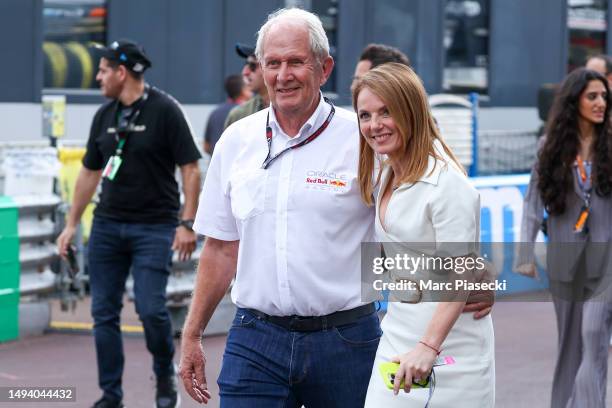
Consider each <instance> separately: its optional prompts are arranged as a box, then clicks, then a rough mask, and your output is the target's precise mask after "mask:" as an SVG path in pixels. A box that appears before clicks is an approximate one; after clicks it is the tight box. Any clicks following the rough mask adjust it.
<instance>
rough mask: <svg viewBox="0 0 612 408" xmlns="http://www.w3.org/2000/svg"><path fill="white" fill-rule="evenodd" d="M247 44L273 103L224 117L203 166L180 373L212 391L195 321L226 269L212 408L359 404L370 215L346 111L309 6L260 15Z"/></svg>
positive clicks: (204, 318) (214, 299) (369, 335)
mask: <svg viewBox="0 0 612 408" xmlns="http://www.w3.org/2000/svg"><path fill="white" fill-rule="evenodd" d="M256 53H257V57H258V59H259V61H260V62H261V65H262V71H263V75H264V80H265V83H266V86H267V88H268V93H269V95H270V102H271V107H270V108H268V109H264V110H262V111H260V112H258V113H255V114H253V115H251V116H249V117H247V118H245V119H243V120H240V121H238V122H236V123H235V124H233V125H232V126H230V127H229V128H228V129H227V130H226V131H225V132H224V134H223V136H222V137H221V140H220V141H219V144H218V145H217V149H216V150H215V153H214V155H213V158H212V161H211V164H210V168H209V173H208V177H207V178H206V182H205V184H204V189H203V192H202V201H201V202H200V206H199V208H198V212H197V216H196V223H195V229H196V231H198V232H199V233H201V234H204V235H206V236H207V237H208V238H207V240H206V243H205V246H204V249H203V251H202V255H201V258H200V264H199V268H198V276H197V281H196V287H195V291H194V295H193V299H192V302H191V307H190V310H189V314H188V316H187V320H186V323H185V328H184V331H183V340H182V356H181V378H182V379H183V383H184V385H185V388H186V390H187V392H188V393H189V394H190V395H191V396H192V397H193V398H194V399H196V400H197V401H200V402H207V401H208V399H209V398H210V397H211V395H210V393H209V392H208V390H207V387H206V377H205V375H204V364H205V359H204V354H203V350H202V346H201V339H202V330H203V329H204V327H205V326H206V324H207V323H208V321H209V319H210V317H211V315H212V314H213V311H214V309H215V307H216V305H217V304H218V302H219V301H220V300H221V298H222V297H223V295H224V294H225V292H226V290H227V288H228V287H229V284H230V282H231V280H232V278H233V277H234V274H236V280H235V283H234V286H233V288H232V300H233V301H234V302H235V303H236V305H237V306H238V311H237V313H236V317H235V319H234V321H233V323H232V327H231V329H230V332H229V335H228V338H227V345H226V350H225V355H224V357H223V365H222V369H221V373H220V375H219V379H218V384H219V388H220V394H221V406H223V407H249V408H251V407H266V408H269V407H298V406H301V405H302V404H303V405H305V406H307V407H361V406H363V403H364V400H365V394H366V390H367V386H368V381H369V378H370V374H371V371H372V364H373V361H374V360H373V359H374V356H375V353H376V349H377V346H378V341H379V338H380V336H381V334H382V333H381V330H380V326H379V322H378V317H377V315H376V312H375V307H374V305H373V304H372V303H365V302H363V301H362V299H361V276H360V246H361V243H362V242H368V241H373V238H374V237H373V231H374V229H373V224H374V223H373V221H374V212H373V209H372V208H371V207H367V206H366V205H365V204H364V203H363V202H362V200H361V198H360V193H359V186H358V182H357V173H358V160H357V157H358V148H359V132H358V129H357V122H356V117H355V114H354V113H353V112H350V111H347V110H344V109H340V108H335V107H334V106H333V105H332V104H331V103H329V102H328V101H327V100H326V99H325V98H323V96H322V95H321V91H320V87H321V86H322V85H323V84H324V83H325V81H326V80H327V79H328V77H329V75H330V74H331V71H332V69H333V66H334V61H333V59H332V58H331V57H330V55H329V44H328V40H327V37H326V35H325V31H324V30H323V27H322V25H321V22H320V20H319V19H318V17H316V16H315V15H313V14H311V13H309V12H306V11H303V10H299V9H283V10H280V11H278V12H276V13H274V14H272V15H270V16H269V18H268V21H267V22H266V23H265V24H264V25H263V27H262V28H261V29H260V31H259V35H258V39H257V50H256Z"/></svg>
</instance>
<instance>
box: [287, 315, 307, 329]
mask: <svg viewBox="0 0 612 408" xmlns="http://www.w3.org/2000/svg"><path fill="white" fill-rule="evenodd" d="M303 321H304V319H302V318H301V317H300V316H291V320H289V330H296V331H300V328H301V323H302V322H303Z"/></svg>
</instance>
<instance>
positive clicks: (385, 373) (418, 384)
mask: <svg viewBox="0 0 612 408" xmlns="http://www.w3.org/2000/svg"><path fill="white" fill-rule="evenodd" d="M398 369H399V364H398V363H381V364H380V365H379V366H378V370H379V371H380V375H382V378H383V381H384V382H385V385H386V386H387V388H388V389H390V390H392V389H393V384H394V383H395V373H397V370H398ZM430 380H431V375H428V376H427V378H425V379H422V380H420V381H414V380H413V381H412V387H413V388H428V387H429V383H430ZM402 388H404V379H403V378H402V382H401V383H400V389H402Z"/></svg>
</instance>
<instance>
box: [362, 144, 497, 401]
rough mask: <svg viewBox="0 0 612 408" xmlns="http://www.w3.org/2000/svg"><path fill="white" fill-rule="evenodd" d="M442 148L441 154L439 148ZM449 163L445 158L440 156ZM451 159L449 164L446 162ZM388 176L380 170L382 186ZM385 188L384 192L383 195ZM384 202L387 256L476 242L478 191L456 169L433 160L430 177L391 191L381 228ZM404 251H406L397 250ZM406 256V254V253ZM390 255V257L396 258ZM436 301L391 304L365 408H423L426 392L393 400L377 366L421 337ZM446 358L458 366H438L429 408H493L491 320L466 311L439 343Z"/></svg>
mask: <svg viewBox="0 0 612 408" xmlns="http://www.w3.org/2000/svg"><path fill="white" fill-rule="evenodd" d="M437 147H438V150H442V149H441V148H440V145H439V144H437ZM443 157H445V155H443ZM448 160H450V159H447V162H448ZM388 174H389V171H388V169H385V171H384V172H383V178H382V180H383V185H382V187H383V188H384V185H385V184H384V183H385V182H386V180H387V179H388V177H387V176H388ZM383 188H381V190H380V191H384V190H383ZM379 206H380V197H378V198H377V200H376V233H377V238H378V240H379V241H381V242H383V245H384V242H394V243H395V244H394V245H384V246H385V253H386V256H387V257H393V256H395V254H396V253H397V252H395V253H393V251H397V249H398V248H397V245H398V244H397V243H400V242H403V243H409V242H435V243H440V242H476V241H478V236H479V228H480V225H479V224H480V222H479V220H480V200H479V195H478V192H477V191H476V190H475V189H474V188H473V187H472V186H471V185H470V184H469V182H468V180H467V178H466V177H465V176H464V175H463V174H462V173H461V172H459V171H458V170H457V169H456V168H455V167H453V165H448V164H445V163H443V162H441V161H439V160H438V161H436V160H434V159H433V158H432V157H430V160H429V167H428V169H427V171H426V173H425V175H424V176H423V177H422V178H421V179H420V180H419V181H418V182H416V183H415V184H413V185H402V186H400V188H399V189H397V190H396V191H394V192H393V193H392V196H391V198H390V200H389V203H388V206H387V211H386V215H385V225H386V227H383V225H381V222H380V214H379ZM400 246H401V245H400ZM404 250H406V248H404ZM389 251H392V252H391V253H390V252H389ZM436 306H437V303H435V302H420V303H416V304H408V303H399V302H389V304H388V309H387V314H386V316H385V317H384V319H383V321H382V323H381V326H382V330H383V336H382V338H381V339H380V344H379V346H378V350H377V352H376V359H375V361H374V366H373V369H372V376H371V378H370V383H369V386H368V394H367V397H366V403H365V406H366V407H368V408H379V407H385V408H387V407H391V408H392V407H402V408H409V407H418V408H423V407H424V406H425V404H426V402H427V398H428V396H429V390H428V389H411V391H410V393H408V394H406V393H405V392H403V391H400V393H399V394H398V395H397V396H395V395H393V390H389V389H388V388H387V387H386V386H385V384H384V382H383V379H382V377H381V375H380V373H379V369H378V367H379V365H380V364H381V363H383V362H388V361H390V360H391V358H392V357H394V356H397V355H400V354H404V353H406V352H407V351H409V350H410V349H412V348H414V347H415V345H416V344H418V342H419V340H421V339H422V338H423V335H424V333H425V330H426V328H427V325H428V324H429V322H430V320H431V318H432V316H433V314H434V311H435V309H436ZM442 349H443V351H442V356H452V357H454V359H455V361H456V363H455V364H453V365H446V366H441V367H437V368H436V369H435V372H436V387H435V391H434V394H433V397H432V399H431V401H430V405H429V406H430V407H432V408H443V407H453V408H461V407H465V408H488V407H493V406H494V405H495V357H494V336H493V324H492V320H491V316H490V315H489V316H486V317H485V318H483V319H480V320H474V318H473V314H472V313H462V314H461V316H460V317H459V318H458V320H457V321H456V323H455V325H454V326H453V328H452V329H451V331H450V333H449V334H448V336H447V338H446V340H445V341H444V343H443V344H442Z"/></svg>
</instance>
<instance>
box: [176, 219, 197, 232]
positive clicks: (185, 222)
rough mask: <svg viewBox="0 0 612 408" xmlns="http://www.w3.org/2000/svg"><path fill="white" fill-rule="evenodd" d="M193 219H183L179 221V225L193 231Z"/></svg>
mask: <svg viewBox="0 0 612 408" xmlns="http://www.w3.org/2000/svg"><path fill="white" fill-rule="evenodd" d="M193 221H194V220H181V221H179V226H181V227H185V228H187V229H188V230H189V231H193Z"/></svg>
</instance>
